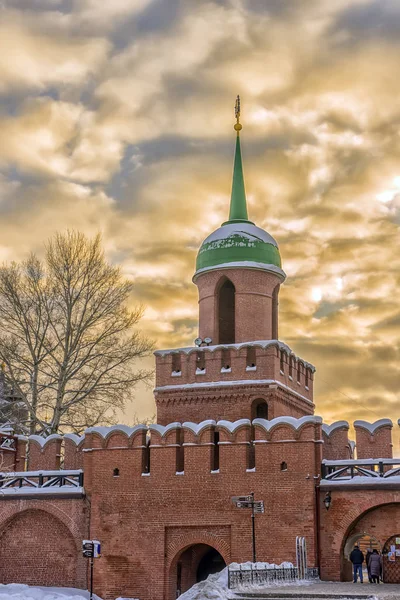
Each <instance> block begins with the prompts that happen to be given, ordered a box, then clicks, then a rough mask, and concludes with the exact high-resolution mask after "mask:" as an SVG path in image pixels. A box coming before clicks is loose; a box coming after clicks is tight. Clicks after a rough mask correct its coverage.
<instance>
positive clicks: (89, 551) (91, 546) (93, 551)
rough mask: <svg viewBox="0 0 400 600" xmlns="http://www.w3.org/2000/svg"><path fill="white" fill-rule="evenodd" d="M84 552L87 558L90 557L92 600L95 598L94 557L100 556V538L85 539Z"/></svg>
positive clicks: (83, 542) (83, 543)
mask: <svg viewBox="0 0 400 600" xmlns="http://www.w3.org/2000/svg"><path fill="white" fill-rule="evenodd" d="M82 553H83V556H84V557H85V558H90V596H89V598H90V600H93V565H94V560H93V559H94V558H100V556H101V546H100V542H99V540H83V541H82Z"/></svg>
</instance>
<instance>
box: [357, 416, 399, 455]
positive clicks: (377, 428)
mask: <svg viewBox="0 0 400 600" xmlns="http://www.w3.org/2000/svg"><path fill="white" fill-rule="evenodd" d="M392 428H393V423H392V421H390V419H380V420H379V421H375V423H367V422H366V421H355V422H354V429H355V432H356V448H357V458H392V456H393V444H392Z"/></svg>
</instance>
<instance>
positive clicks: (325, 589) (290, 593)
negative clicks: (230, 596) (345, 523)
mask: <svg viewBox="0 0 400 600" xmlns="http://www.w3.org/2000/svg"><path fill="white" fill-rule="evenodd" d="M235 595H236V597H237V600H239V599H240V600H262V599H263V600H264V599H265V600H273V599H274V598H275V600H278V599H279V600H283V599H288V600H289V599H292V600H310V599H317V598H325V599H328V598H332V599H334V598H336V599H339V598H354V600H356V599H357V600H364V599H365V600H366V599H367V598H373V597H375V598H377V600H386V599H387V600H394V599H396V600H400V584H395V585H390V584H379V585H373V584H370V583H364V584H360V583H357V584H356V583H333V582H329V581H321V582H318V583H312V584H310V585H288V586H283V587H279V588H278V587H269V588H265V589H264V590H261V589H260V591H259V592H257V594H256V593H248V592H244V591H243V592H239V591H237V592H236V594H235Z"/></svg>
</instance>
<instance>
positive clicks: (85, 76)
mask: <svg viewBox="0 0 400 600" xmlns="http://www.w3.org/2000/svg"><path fill="white" fill-rule="evenodd" d="M399 72H400V3H399V1H398V0H334V1H332V0H213V1H205V0H112V1H111V0H0V103H1V108H0V137H1V142H0V210H1V219H0V260H6V261H8V260H11V259H15V258H16V259H19V258H22V257H24V256H25V255H26V254H27V253H28V252H29V251H31V250H35V251H38V252H40V251H41V248H42V244H43V242H44V241H45V240H46V239H47V238H48V237H49V236H50V235H51V234H53V233H54V232H55V231H56V230H64V229H66V228H68V227H69V228H76V229H79V230H82V231H84V232H86V233H88V234H94V233H95V232H97V231H101V232H102V234H103V239H104V244H105V248H106V251H107V255H108V258H109V259H110V260H111V261H113V262H115V263H118V264H120V265H121V266H122V268H123V270H124V272H125V273H126V275H127V276H129V277H131V278H133V279H134V281H135V283H136V292H135V298H134V301H135V302H143V303H144V304H145V305H146V307H147V309H146V313H145V317H144V320H143V321H142V325H143V328H144V329H145V330H146V331H147V332H148V333H149V334H150V335H151V336H152V337H153V338H154V339H155V340H156V343H157V346H158V347H174V346H180V345H189V344H192V342H193V339H194V338H195V337H196V335H197V329H196V328H197V292H196V288H195V286H194V285H193V284H192V283H191V276H192V274H193V271H194V262H195V257H196V250H197V248H198V246H199V245H200V243H201V241H202V240H203V239H204V237H206V235H207V234H208V233H210V232H211V231H212V230H213V229H215V228H216V227H218V226H219V224H220V223H221V222H222V221H224V220H226V218H227V214H228V204H229V196H230V185H231V173H232V158H233V148H234V132H233V129H232V125H233V122H234V120H233V105H234V100H235V96H236V94H237V93H240V95H241V97H242V122H243V125H244V129H243V132H242V152H243V157H244V165H245V177H246V188H247V195H248V202H249V213H250V218H251V219H252V220H254V221H255V222H256V224H257V225H259V226H261V227H263V228H265V229H267V230H268V231H269V232H270V233H271V234H272V235H273V236H274V237H275V238H276V239H277V240H278V242H279V245H280V249H281V254H282V259H283V268H284V270H285V271H286V273H287V275H288V279H287V281H286V284H285V285H284V286H283V288H282V291H281V296H280V338H281V339H282V340H284V341H285V342H287V343H288V344H289V345H290V346H291V347H292V348H293V349H294V351H295V352H296V353H298V354H300V355H301V356H303V357H304V358H305V359H307V360H309V361H310V362H312V363H314V364H315V365H316V367H317V375H316V404H317V413H318V414H321V415H323V416H324V417H325V418H326V419H327V420H328V422H331V421H332V420H336V419H339V418H347V419H349V420H352V419H353V418H364V419H367V420H369V421H374V420H376V419H378V418H381V417H391V418H393V419H396V420H397V418H398V417H400V410H399V401H400V368H399V365H400V360H399V358H400V307H399V292H400V253H399V246H400V234H399V224H400V76H399ZM134 412H136V413H137V414H138V416H139V417H143V416H145V415H150V414H152V413H153V412H154V408H153V404H152V394H151V390H139V393H138V394H137V398H136V401H135V404H134V405H133V406H131V407H129V410H128V413H127V416H126V418H127V420H129V419H130V418H131V417H132V414H133V413H134Z"/></svg>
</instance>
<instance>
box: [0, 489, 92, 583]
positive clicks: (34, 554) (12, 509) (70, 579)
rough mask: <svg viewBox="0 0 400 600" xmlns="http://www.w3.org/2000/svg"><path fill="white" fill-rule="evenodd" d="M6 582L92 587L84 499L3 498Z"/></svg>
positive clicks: (0, 522) (0, 575)
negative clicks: (84, 553)
mask: <svg viewBox="0 0 400 600" xmlns="http://www.w3.org/2000/svg"><path fill="white" fill-rule="evenodd" d="M0 509H1V510H0V582H1V583H13V582H18V583H26V584H29V585H46V586H66V587H78V588H86V584H87V581H86V566H87V565H86V562H85V560H84V559H83V558H82V557H81V552H80V544H81V539H82V537H86V535H87V533H88V518H87V513H86V510H85V504H84V501H83V500H65V499H63V500H60V499H57V500H29V499H27V500H14V501H13V500H8V499H4V498H3V499H1V500H0Z"/></svg>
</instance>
